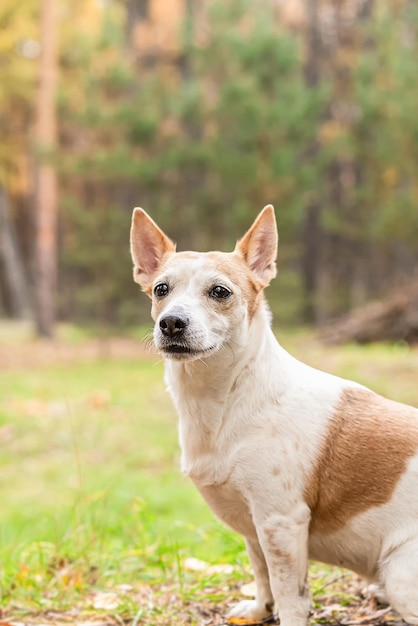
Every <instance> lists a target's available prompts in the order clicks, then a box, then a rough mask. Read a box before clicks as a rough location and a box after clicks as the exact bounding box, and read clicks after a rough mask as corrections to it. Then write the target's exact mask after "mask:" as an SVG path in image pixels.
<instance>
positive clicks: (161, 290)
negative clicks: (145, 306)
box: [154, 283, 169, 298]
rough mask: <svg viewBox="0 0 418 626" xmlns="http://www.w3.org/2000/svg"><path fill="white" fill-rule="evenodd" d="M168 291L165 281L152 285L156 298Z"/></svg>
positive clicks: (162, 296) (161, 296)
mask: <svg viewBox="0 0 418 626" xmlns="http://www.w3.org/2000/svg"><path fill="white" fill-rule="evenodd" d="M168 291H169V289H168V285H167V283H160V284H159V285H155V287H154V296H156V297H157V298H164V296H166V295H167V294H168Z"/></svg>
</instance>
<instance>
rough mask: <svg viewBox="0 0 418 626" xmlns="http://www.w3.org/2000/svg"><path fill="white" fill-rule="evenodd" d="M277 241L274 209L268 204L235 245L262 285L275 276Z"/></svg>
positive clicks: (264, 285) (265, 284)
mask: <svg viewBox="0 0 418 626" xmlns="http://www.w3.org/2000/svg"><path fill="white" fill-rule="evenodd" d="M277 242H278V235H277V226H276V218H275V216H274V209H273V207H272V205H271V204H268V205H267V206H266V207H264V209H263V210H262V211H261V213H260V214H259V216H258V217H257V219H256V220H255V222H254V224H253V225H252V226H251V228H250V230H248V231H247V232H246V233H245V235H244V237H243V238H242V239H240V240H239V241H238V243H237V245H236V247H235V251H236V252H238V253H240V254H241V255H242V256H243V257H244V259H245V260H246V262H247V264H248V266H249V268H250V269H251V271H252V272H253V273H254V274H255V275H256V277H257V278H258V280H259V281H260V282H261V284H262V286H263V287H266V286H267V285H268V284H269V282H270V281H271V280H272V279H273V278H274V277H275V276H276V256H277Z"/></svg>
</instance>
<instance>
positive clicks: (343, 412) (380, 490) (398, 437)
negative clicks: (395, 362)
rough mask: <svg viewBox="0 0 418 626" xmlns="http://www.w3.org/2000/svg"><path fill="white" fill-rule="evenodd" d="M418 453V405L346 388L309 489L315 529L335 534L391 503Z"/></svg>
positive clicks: (307, 498) (332, 420)
mask: <svg viewBox="0 0 418 626" xmlns="http://www.w3.org/2000/svg"><path fill="white" fill-rule="evenodd" d="M417 452H418V410H417V409H414V408H413V407H409V406H407V405H404V404H400V403H398V402H393V401H391V400H386V399H385V398H382V397H381V396H379V395H377V394H375V393H373V392H372V391H368V390H365V389H357V388H350V389H346V390H345V391H344V392H343V393H342V395H341V398H340V402H339V404H338V406H337V408H336V411H335V413H334V415H333V417H332V418H331V420H330V424H329V430H328V434H327V438H326V441H325V443H324V447H323V450H322V454H321V457H320V459H319V461H318V464H317V466H316V468H315V470H314V472H313V473H312V476H311V479H310V481H309V484H308V486H307V488H306V490H305V497H306V502H307V504H308V505H309V507H310V508H311V511H312V519H311V528H310V532H320V533H330V532H334V531H336V530H338V529H340V528H342V527H343V526H344V525H345V524H346V523H347V522H348V521H349V520H350V519H351V518H352V517H354V516H355V515H359V514H360V513H363V512H365V511H367V510H368V509H369V508H371V507H374V506H379V505H383V504H386V503H387V502H388V501H389V500H390V498H391V496H392V494H393V492H394V490H395V487H396V485H397V484H398V482H399V480H400V478H401V476H402V474H403V473H404V472H405V469H406V467H407V464H408V461H409V459H410V457H412V456H413V455H414V454H416V453H417Z"/></svg>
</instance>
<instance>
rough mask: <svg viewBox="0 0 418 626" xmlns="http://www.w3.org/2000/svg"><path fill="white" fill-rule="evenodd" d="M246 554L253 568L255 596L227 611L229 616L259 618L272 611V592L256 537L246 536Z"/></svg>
mask: <svg viewBox="0 0 418 626" xmlns="http://www.w3.org/2000/svg"><path fill="white" fill-rule="evenodd" d="M245 543H246V545H247V551H248V556H249V557H250V563H251V566H252V568H253V572H254V577H255V584H256V597H255V600H242V601H241V602H239V603H238V604H237V605H236V606H234V607H233V608H232V609H231V611H230V612H229V617H246V618H247V619H253V620H261V619H263V618H265V617H268V616H270V615H272V613H273V606H274V600H273V594H272V593H271V589H270V580H269V574H268V569H267V563H266V559H265V558H264V554H263V551H262V549H261V546H260V544H259V542H258V540H257V538H255V537H254V538H251V539H250V538H246V539H245Z"/></svg>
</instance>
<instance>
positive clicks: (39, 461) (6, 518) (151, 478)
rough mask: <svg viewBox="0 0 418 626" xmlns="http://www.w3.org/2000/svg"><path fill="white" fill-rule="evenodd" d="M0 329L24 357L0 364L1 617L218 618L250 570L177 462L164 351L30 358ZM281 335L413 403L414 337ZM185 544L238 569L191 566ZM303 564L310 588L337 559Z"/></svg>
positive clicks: (291, 345) (315, 360)
mask: <svg viewBox="0 0 418 626" xmlns="http://www.w3.org/2000/svg"><path fill="white" fill-rule="evenodd" d="M8 337H9V338H8V339H7V340H6V339H4V341H3V337H2V334H1V332H0V342H1V343H3V345H7V347H8V348H10V349H11V350H20V349H26V350H27V349H30V351H31V355H30V356H31V358H30V359H29V360H28V363H29V365H28V366H27V367H22V368H20V369H8V370H3V371H2V372H1V375H0V451H1V452H0V564H1V565H0V607H2V608H0V620H1V617H2V613H1V611H3V615H4V616H7V617H8V619H11V618H12V617H14V618H15V619H17V618H19V619H22V616H26V617H25V619H26V620H29V622H28V623H39V620H38V622H37V621H36V620H37V619H38V618H37V617H36V616H37V615H42V620H41V621H42V623H44V622H45V620H46V616H47V615H48V614H49V613H50V612H51V611H52V612H53V611H57V610H59V611H61V612H65V611H67V612H68V611H70V614H71V611H74V610H76V611H78V613H77V615H78V617H77V619H79V620H81V621H83V619H84V617H83V616H84V615H87V616H90V617H91V612H92V611H93V612H94V614H97V612H99V613H101V612H104V613H105V614H106V615H107V616H111V618H112V619H113V620H115V621H114V622H111V621H109V623H119V622H120V620H121V619H123V620H125V621H128V622H129V621H130V622H131V623H134V624H135V621H136V624H138V623H141V624H149V625H151V624H153V625H155V624H183V623H192V624H194V623H196V624H197V623H201V621H200V620H202V619H203V618H204V616H205V615H206V619H212V620H213V621H208V622H207V623H220V622H219V619H220V618H219V617H218V615H217V613H216V610H217V609H216V607H217V605H219V604H220V605H223V604H224V603H225V601H226V598H228V599H230V598H231V596H236V595H237V594H238V593H239V584H240V582H241V581H246V580H247V581H248V580H250V579H251V574H250V571H249V568H248V563H247V558H246V555H245V551H244V546H243V542H242V540H241V538H240V537H239V536H237V535H235V534H234V533H232V532H230V531H228V530H227V529H225V528H224V527H223V526H222V525H221V524H219V523H218V522H217V521H216V520H215V519H214V518H213V517H212V515H211V513H210V512H209V511H208V509H207V506H206V504H205V503H204V502H203V501H202V499H201V498H200V496H199V494H198V493H197V491H196V490H195V489H194V487H193V486H192V485H191V483H190V482H189V481H188V480H187V479H185V478H183V477H182V476H181V474H180V472H179V470H178V465H179V450H178V444H177V427H176V423H177V420H176V416H175V414H174V410H173V408H172V405H171V402H170V399H169V397H168V396H167V394H166V392H165V389H164V384H163V380H162V377H163V366H162V364H161V363H159V362H157V361H156V359H155V358H153V357H152V356H150V355H144V354H143V350H142V349H140V345H139V343H138V356H137V357H132V356H129V357H126V356H125V357H118V356H112V357H106V356H96V357H93V358H90V359H89V360H84V361H82V362H77V360H75V362H70V363H68V364H63V363H60V364H54V363H51V364H50V365H48V366H34V365H33V356H34V352H35V353H36V350H37V349H40V348H41V347H42V346H40V345H38V343H37V342H34V341H32V342H31V343H30V348H28V346H27V342H26V343H25V342H23V341H20V340H19V335H18V333H17V332H16V333H15V334H14V335H13V340H12V339H10V336H8ZM74 337H75V339H74ZM280 338H281V339H282V343H283V344H284V345H285V347H287V348H288V349H289V350H290V351H291V352H292V353H293V354H295V355H296V356H299V357H300V358H303V360H305V361H307V362H309V363H311V364H312V365H315V366H316V367H319V368H322V369H326V370H328V371H332V372H334V373H336V374H339V375H342V376H346V377H349V378H353V379H356V380H358V381H360V382H362V383H363V384H366V385H369V386H371V387H372V388H374V389H375V390H376V391H379V392H381V393H383V394H385V395H388V396H390V397H392V398H394V399H397V400H400V401H404V402H409V403H411V404H415V405H418V388H417V386H416V373H417V371H418V351H417V350H412V349H410V348H408V347H407V346H405V345H376V346H371V347H362V348H361V347H358V346H347V347H344V348H338V349H336V348H324V347H323V346H320V344H319V343H318V342H317V341H316V340H315V338H314V337H313V335H312V333H309V332H307V331H298V332H293V333H287V334H286V335H285V334H282V333H280ZM87 340H88V339H86V338H84V337H83V336H82V335H80V334H78V333H73V334H71V333H69V334H68V333H67V334H65V336H64V338H62V339H61V343H63V344H65V342H66V341H67V342H69V343H72V346H73V344H74V342H75V343H76V345H78V344H80V345H82V344H83V343H85V342H86V341H87ZM104 354H105V352H104ZM188 557H195V558H198V559H201V560H203V561H206V562H208V563H211V564H223V563H225V564H226V563H229V564H233V566H234V570H233V572H232V573H225V572H222V571H221V572H220V573H211V571H210V570H207V571H203V572H201V573H198V572H196V571H189V569H188V568H187V560H186V559H187V558H188ZM324 572H325V573H324ZM312 576H313V577H312V580H313V585H314V589H313V591H314V596H315V594H316V595H319V596H320V595H321V593H322V591H323V587H324V584H325V586H326V585H327V581H329V580H330V578H331V579H332V578H333V577H335V571H332V572H331V573H330V572H329V571H328V570H324V568H320V569H318V568H316V569H315V568H314V569H313V574H312ZM324 576H325V583H324ZM315 581H316V582H315ZM196 600H197V601H198V604H199V606H198V608H196V604H193V601H196ZM205 612H206V613H205ZM63 614H64V613H63ZM208 615H209V617H207V616H208ZM90 617H89V619H90ZM31 619H32V622H31V621H30V620H31ZM86 619H87V617H86ZM109 619H110V617H109ZM33 620H34V621H33ZM147 620H148V621H147ZM216 620H218V621H216ZM136 624H135V626H136Z"/></svg>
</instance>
